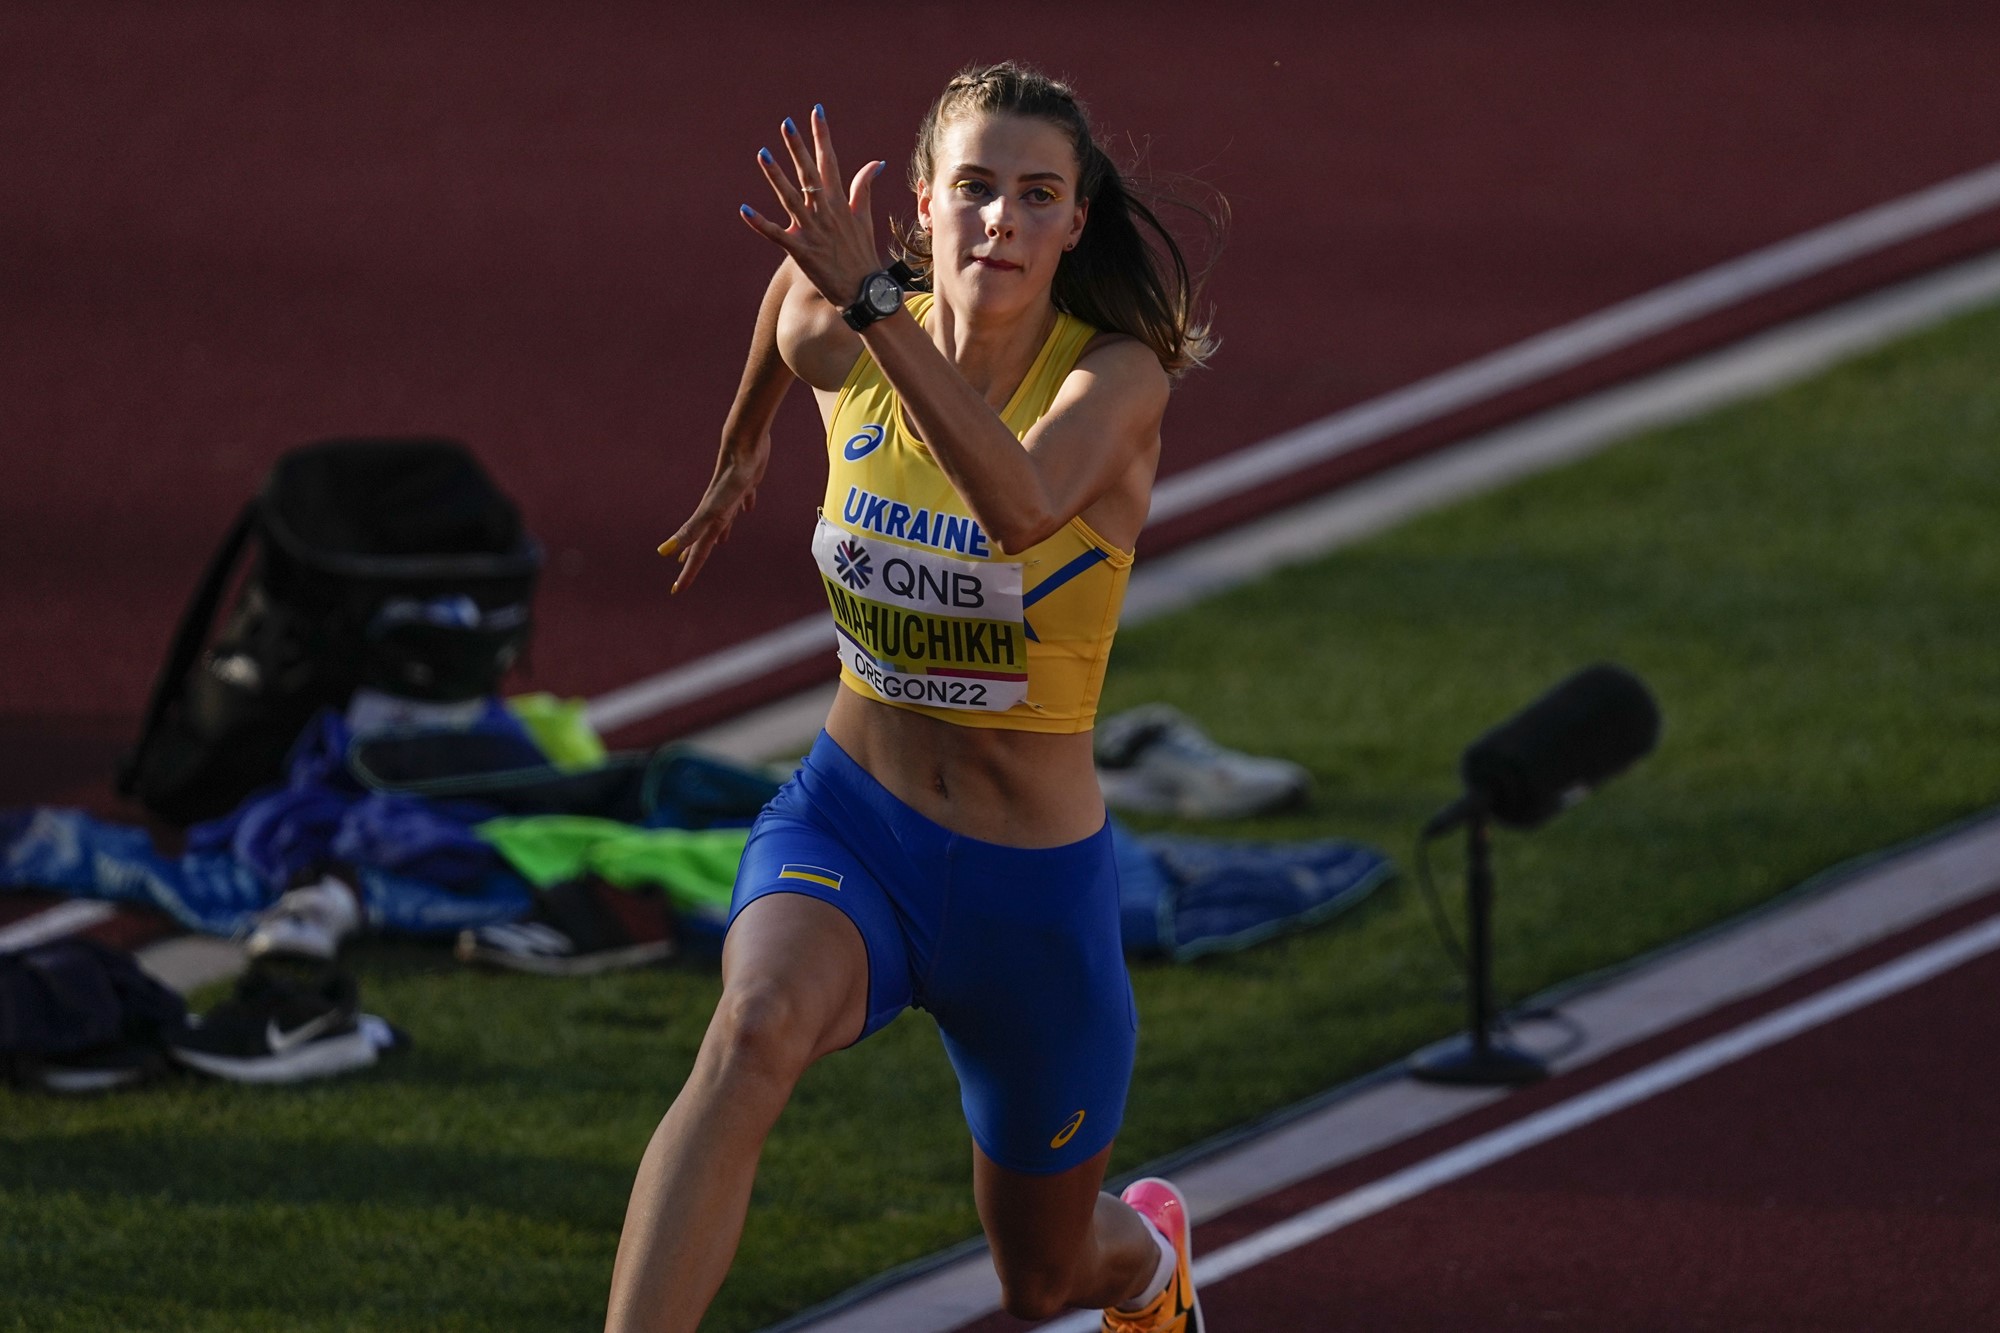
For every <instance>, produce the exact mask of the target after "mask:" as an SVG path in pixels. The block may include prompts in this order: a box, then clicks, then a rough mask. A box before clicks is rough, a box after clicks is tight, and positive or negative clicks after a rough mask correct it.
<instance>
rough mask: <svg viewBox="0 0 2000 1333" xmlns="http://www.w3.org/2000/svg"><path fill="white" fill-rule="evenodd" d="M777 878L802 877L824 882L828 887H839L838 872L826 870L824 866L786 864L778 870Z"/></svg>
mask: <svg viewBox="0 0 2000 1333" xmlns="http://www.w3.org/2000/svg"><path fill="white" fill-rule="evenodd" d="M778 878H779V879H803V880H809V881H811V882H812V883H814V884H824V885H826V887H828V888H829V889H835V890H838V889H839V888H840V872H839V871H837V870H828V869H826V868H825V867H824V866H802V865H796V864H794V865H788V866H785V867H783V868H782V869H780V870H779V871H778Z"/></svg>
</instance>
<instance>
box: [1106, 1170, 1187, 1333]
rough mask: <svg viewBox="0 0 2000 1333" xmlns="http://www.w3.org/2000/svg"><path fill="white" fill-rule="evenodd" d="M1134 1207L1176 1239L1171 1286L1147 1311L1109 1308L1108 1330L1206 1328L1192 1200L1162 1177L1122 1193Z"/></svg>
mask: <svg viewBox="0 0 2000 1333" xmlns="http://www.w3.org/2000/svg"><path fill="white" fill-rule="evenodd" d="M1118 1197H1120V1198H1121V1199H1123V1200H1125V1202H1126V1203H1127V1204H1129V1205H1130V1206H1131V1208H1132V1210H1133V1211H1134V1212H1136V1213H1138V1214H1139V1216H1141V1217H1143V1218H1145V1219H1146V1220H1147V1221H1148V1222H1151V1223H1152V1224H1153V1225H1154V1226H1156V1227H1158V1228H1159V1229H1160V1234H1161V1235H1163V1236H1165V1237H1166V1238H1167V1239H1168V1240H1170V1241H1172V1242H1173V1243H1174V1254H1175V1256H1176V1259H1175V1263H1174V1275H1173V1276H1172V1277H1170V1278H1168V1279H1167V1289H1166V1290H1165V1291H1163V1292H1161V1293H1160V1294H1159V1295H1158V1296H1156V1297H1155V1298H1154V1299H1153V1301H1152V1302H1151V1303H1150V1304H1149V1305H1147V1306H1146V1308H1145V1309H1143V1310H1135V1311H1131V1312H1127V1311H1124V1310H1106V1311H1105V1312H1104V1322H1103V1324H1102V1325H1100V1327H1101V1329H1102V1330H1103V1333H1202V1330H1203V1329H1205V1328H1207V1327H1208V1325H1207V1323H1206V1322H1205V1321H1203V1319H1202V1317H1201V1301H1200V1299H1199V1298H1197V1297H1196V1296H1195V1294H1194V1275H1193V1273H1192V1272H1191V1271H1190V1265H1191V1264H1192V1263H1193V1262H1194V1239H1193V1237H1192V1236H1191V1235H1190V1234H1189V1227H1188V1215H1187V1200H1186V1199H1183V1198H1182V1197H1181V1192H1180V1191H1179V1190H1177V1189H1175V1188H1174V1187H1173V1186H1172V1185H1170V1184H1168V1183H1167V1182H1166V1181H1164V1180H1161V1179H1159V1178H1158V1177H1157V1176H1148V1177H1147V1178H1146V1179H1144V1180H1135V1181H1133V1182H1132V1183H1131V1184H1130V1185H1128V1186H1126V1187H1125V1192H1124V1193H1123V1194H1121V1195H1119V1196H1118Z"/></svg>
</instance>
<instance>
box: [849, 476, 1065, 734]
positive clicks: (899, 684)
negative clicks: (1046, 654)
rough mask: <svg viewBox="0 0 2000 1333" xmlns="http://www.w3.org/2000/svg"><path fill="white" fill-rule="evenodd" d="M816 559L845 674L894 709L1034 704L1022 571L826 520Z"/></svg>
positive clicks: (1012, 563) (992, 708) (998, 709)
mask: <svg viewBox="0 0 2000 1333" xmlns="http://www.w3.org/2000/svg"><path fill="white" fill-rule="evenodd" d="M812 549H813V559H814V561H816V562H817V563H818V565H819V572H820V579H821V581H822V582H824V583H825V584H826V596H827V601H828V602H829V603H830V604H831V605H832V607H833V623H834V628H835V629H836V630H838V631H839V649H840V662H841V665H842V666H844V667H846V668H847V669H848V670H849V671H851V672H852V673H853V674H854V675H856V676H858V677H860V678H861V679H862V680H865V681H867V682H868V684H869V685H870V686H871V687H872V688H873V689H874V690H875V692H876V693H877V694H879V695H881V696H882V697H883V698H884V699H889V700H892V701H896V702H901V703H913V704H926V705H929V706H930V707H933V708H967V709H977V710H981V711H985V712H991V713H999V712H1005V711H1006V710H1007V709H1009V708H1012V707H1013V706H1014V705H1015V704H1018V703H1020V702H1021V701H1022V700H1023V699H1026V698H1027V697H1028V626H1027V622H1026V620H1025V619H1024V618H1023V616H1022V614H1021V566H1020V564H1019V563H1018V562H1015V561H1007V560H958V559H954V558H953V557H951V556H948V555H939V554H937V553H936V552H934V551H926V550H921V549H919V548H917V547H914V546H904V545H901V544H899V543H896V542H890V541H884V540H882V539H880V538H874V537H861V536H857V535H855V534H854V533H852V532H849V531H847V530H846V529H845V528H842V527H839V526H838V525H836V524H833V523H830V522H828V521H827V519H826V517H825V516H824V515H822V516H821V517H820V520H819V527H818V529H817V530H816V531H814V533H813V548H812Z"/></svg>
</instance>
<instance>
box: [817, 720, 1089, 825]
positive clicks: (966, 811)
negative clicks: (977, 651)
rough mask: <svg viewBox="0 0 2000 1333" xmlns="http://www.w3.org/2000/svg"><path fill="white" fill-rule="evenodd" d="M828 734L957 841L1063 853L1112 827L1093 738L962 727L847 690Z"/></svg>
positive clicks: (1086, 734) (1079, 734) (1084, 734)
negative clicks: (1093, 756)
mask: <svg viewBox="0 0 2000 1333" xmlns="http://www.w3.org/2000/svg"><path fill="white" fill-rule="evenodd" d="M826 730H827V734H828V735H829V736H831V737H832V738H833V740H834V743H835V744H837V745H839V746H840V748H841V749H843V750H845V751H846V752H847V753H848V755H849V757H851V758H852V759H853V760H854V761H855V762H856V763H858V764H860V765H861V767H862V768H863V769H865V770H867V772H868V773H869V775H870V776H872V777H873V778H874V779H875V780H876V781H877V782H879V783H881V784H882V785H883V786H884V787H887V788H888V789H889V791H890V793H891V794H892V795H894V796H895V797H896V799H897V800H899V801H901V802H902V803H903V804H905V805H907V806H909V807H910V808H911V809H913V810H915V811H917V812H918V813H919V814H921V815H923V816H924V817H925V818H926V819H929V820H931V821H932V822H933V823H936V824H941V825H943V826H944V827H945V828H948V829H950V830H952V831H953V832H954V833H963V834H965V835H966V836H967V837H970V838H978V839H979V840H980V841H982V842H993V843H999V844H1001V845H1002V846H1007V847H1060V846H1063V845H1065V844H1067V843H1072V842H1079V841H1081V840H1082V839H1084V838H1088V837H1090V836H1091V835H1092V834H1094V833H1096V832H1097V831H1098V829H1100V828H1102V827H1103V826H1104V798H1103V796H1102V794H1101V793H1100V792H1099V789H1098V786H1097V770H1096V768H1095V766H1094V765H1093V763H1092V760H1091V736H1090V733H1089V732H1087V731H1084V732H1077V733H1073V734H1069V735H1050V734H1047V733H1044V732H1035V731H1008V730H1003V729H1000V728H992V727H961V726H956V725H954V724H952V723H950V722H945V721H941V720H939V719H938V718H934V717H929V716H927V715H925V714H923V713H916V712H911V711H910V710H909V709H905V708H897V707H895V706H893V705H891V704H886V703H882V702H880V701H879V700H875V699H869V698H866V697H865V696H863V695H860V694H857V693H855V692H854V691H853V690H851V689H842V690H841V691H840V692H839V694H838V696H837V697H836V698H835V699H834V704H833V710H832V711H831V712H830V713H829V714H828V715H827V719H826Z"/></svg>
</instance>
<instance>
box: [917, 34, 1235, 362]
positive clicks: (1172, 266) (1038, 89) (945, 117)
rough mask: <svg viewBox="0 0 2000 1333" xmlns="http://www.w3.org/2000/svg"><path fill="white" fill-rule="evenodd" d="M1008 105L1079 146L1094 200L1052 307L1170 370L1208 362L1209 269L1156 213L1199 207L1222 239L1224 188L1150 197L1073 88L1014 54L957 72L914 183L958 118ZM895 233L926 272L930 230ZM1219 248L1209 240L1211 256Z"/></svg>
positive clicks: (1084, 188)
mask: <svg viewBox="0 0 2000 1333" xmlns="http://www.w3.org/2000/svg"><path fill="white" fill-rule="evenodd" d="M1003 112H1004V113H1008V114H1012V115H1017V116H1032V117H1035V118H1036V119H1039V120H1045V121H1048V122H1049V123H1050V124H1053V125H1055V126H1056V127H1058V128H1059V129H1062V130H1063V131H1065V132H1067V133H1068V134H1069V136H1070V140H1071V142H1072V144H1073V145H1074V146H1075V148H1076V160H1077V166H1078V171H1079V175H1080V177H1081V179H1080V180H1079V181H1078V184H1077V193H1078V196H1079V197H1080V198H1082V199H1084V200H1086V201H1088V203H1089V205H1090V218H1089V220H1088V222H1086V223H1085V224H1084V228H1083V235H1082V237H1081V238H1080V239H1079V240H1078V242H1077V245H1076V248H1075V249H1074V250H1070V251H1067V252H1065V253H1064V255H1063V257H1062V262H1061V263H1060V264H1058V265H1057V267H1056V276H1055V286H1054V289H1053V291H1052V292H1051V293H1050V295H1051V297H1052V299H1053V300H1054V302H1055V306H1056V309H1058V310H1061V311H1063V312H1065V313H1066V314H1071V315H1074V316H1076V317H1077V318H1078V319H1081V320H1083V321H1084V322H1085V323H1087V324H1091V325H1094V326H1096V327H1097V328H1100V329H1110V330H1115V331H1117V332H1119V333H1127V334H1130V335H1131V336H1132V337H1134V338H1137V339H1139V341H1141V342H1143V343H1145V344H1146V345H1147V346H1148V347H1150V348H1152V349H1153V354H1154V355H1155V356H1157V357H1159V358H1160V364H1161V365H1162V366H1164V367H1166V369H1167V371H1168V372H1169V373H1171V374H1175V375H1178V374H1180V373H1181V372H1182V371H1184V370H1186V369H1187V368H1188V367H1190V366H1198V365H1201V364H1202V363H1203V362H1205V361H1206V360H1207V359H1208V356H1209V354H1210V353H1211V352H1213V351H1214V350H1215V346H1216V339H1215V337H1214V335H1213V334H1212V333H1211V332H1210V331H1209V322H1208V319H1207V317H1206V314H1205V312H1200V311H1198V310H1197V308H1196V307H1197V303H1198V302H1199V301H1200V298H1201V289H1202V284H1203V280H1204V279H1205V278H1206V276H1207V270H1206V268H1204V269H1203V270H1202V271H1201V272H1199V273H1196V272H1192V271H1190V270H1189V268H1188V263H1187V258H1186V256H1184V255H1183V254H1182V253H1181V248H1180V246H1179V245H1178V244H1177V243H1176V242H1175V240H1174V238H1173V236H1172V234H1171V233H1169V232H1168V231H1167V229H1166V227H1165V226H1164V225H1163V224H1162V223H1161V222H1160V219H1159V215H1158V214H1157V213H1156V212H1155V211H1154V210H1155V208H1156V207H1157V206H1158V205H1160V204H1162V203H1170V204H1173V205H1176V206H1178V207H1181V208H1183V209H1185V210H1187V211H1191V212H1193V213H1194V214H1195V215H1196V216H1197V217H1198V218H1199V219H1200V220H1201V222H1202V223H1203V224H1204V225H1205V227H1206V229H1207V230H1208V232H1209V235H1210V238H1211V240H1212V241H1214V242H1218V243H1219V241H1220V239H1221V235H1222V231H1223V227H1224V225H1225V223H1226V221H1227V219H1228V204H1227V203H1226V202H1225V201H1223V200H1222V198H1221V197H1220V196H1219V195H1218V196H1215V203H1214V204H1213V205H1212V206H1210V207H1203V206H1201V205H1199V204H1195V203H1191V202H1188V201H1187V200H1185V199H1183V198H1181V197H1180V196H1179V194H1178V193H1175V192H1170V191H1166V190H1158V189H1147V190H1145V191H1144V193H1145V194H1146V195H1148V196H1149V197H1148V198H1142V197H1141V191H1140V187H1139V186H1138V185H1137V183H1136V182H1135V181H1133V180H1131V179H1129V178H1128V177H1127V176H1126V175H1125V174H1124V173H1123V172H1121V171H1119V169H1118V166H1117V164H1116V163H1114V162H1113V161H1112V160H1111V158H1110V157H1109V156H1108V155H1107V154H1106V153H1105V151H1104V149H1103V148H1101V147H1099V146H1098V143H1097V141H1096V139H1095V138H1093V137H1092V135H1091V130H1090V118H1089V116H1088V115H1086V114H1085V112H1084V108H1083V103H1082V102H1081V101H1079V100H1078V98H1077V96H1076V93H1075V92H1074V91H1072V90H1071V89H1070V87H1069V85H1067V84H1065V83H1061V82H1058V81H1057V80H1055V79H1051V78H1049V77H1048V76H1047V75H1044V74H1041V73H1039V72H1037V71H1035V70H1032V69H1029V68H1027V67H1026V66H1023V65H1017V64H1015V63H1014V62H1012V61H1005V62H1003V63H1001V64H998V65H974V66H969V67H967V68H966V69H963V70H960V71H959V72H958V74H957V75H955V76H954V77H953V78H952V81H951V82H950V83H948V84H946V85H945V89H944V92H942V93H940V94H939V95H938V99H937V101H935V102H933V103H931V108H930V110H929V111H927V112H925V113H924V119H923V123H922V124H921V125H919V126H918V127H917V148H916V152H915V153H913V154H912V155H911V157H910V188H911V189H912V190H917V189H920V188H922V187H923V185H924V184H925V183H926V182H928V181H929V180H930V178H931V173H932V172H933V171H934V170H935V168H936V163H935V160H934V155H935V153H936V143H937V134H938V129H939V127H940V126H942V125H944V124H945V123H946V122H947V121H950V120H952V119H954V118H955V117H958V116H963V115H969V114H985V115H994V114H998V113H1003ZM1142 223H1143V224H1144V225H1145V227H1146V228H1147V230H1149V231H1150V232H1151V233H1152V240H1151V241H1150V242H1149V241H1148V240H1147V238H1146V236H1145V235H1143V234H1142V233H1141V232H1140V230H1139V226H1140V224H1142ZM896 240H897V242H898V245H899V248H900V250H901V252H902V258H903V260H904V262H905V263H907V264H909V266H910V267H911V268H912V269H914V270H916V272H917V273H918V275H919V276H920V277H922V278H926V279H927V278H928V277H929V276H930V271H931V263H932V257H931V238H930V236H929V234H928V233H926V232H925V231H924V230H923V229H922V228H920V227H916V226H909V225H899V226H897V227H896ZM1215 248H1216V247H1215V246H1214V245H1211V258H1212V255H1213V250H1214V249H1215Z"/></svg>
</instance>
